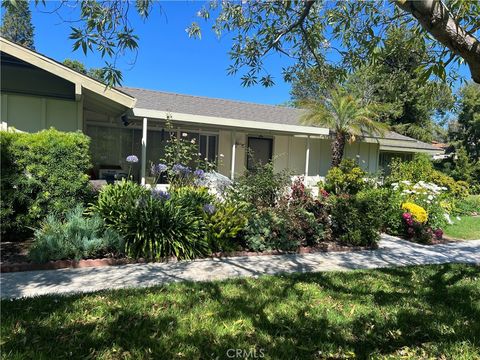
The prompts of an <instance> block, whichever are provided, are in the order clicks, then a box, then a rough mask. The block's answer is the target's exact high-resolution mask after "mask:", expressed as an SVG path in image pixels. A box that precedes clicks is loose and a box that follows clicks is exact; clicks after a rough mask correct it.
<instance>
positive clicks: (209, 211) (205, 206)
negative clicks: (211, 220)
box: [203, 204, 217, 215]
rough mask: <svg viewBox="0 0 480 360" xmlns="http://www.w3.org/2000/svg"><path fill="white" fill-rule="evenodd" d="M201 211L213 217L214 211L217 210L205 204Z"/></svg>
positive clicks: (213, 206)
mask: <svg viewBox="0 0 480 360" xmlns="http://www.w3.org/2000/svg"><path fill="white" fill-rule="evenodd" d="M203 211H205V212H206V213H207V214H209V215H213V214H215V211H217V208H216V207H215V205H212V204H205V205H204V206H203Z"/></svg>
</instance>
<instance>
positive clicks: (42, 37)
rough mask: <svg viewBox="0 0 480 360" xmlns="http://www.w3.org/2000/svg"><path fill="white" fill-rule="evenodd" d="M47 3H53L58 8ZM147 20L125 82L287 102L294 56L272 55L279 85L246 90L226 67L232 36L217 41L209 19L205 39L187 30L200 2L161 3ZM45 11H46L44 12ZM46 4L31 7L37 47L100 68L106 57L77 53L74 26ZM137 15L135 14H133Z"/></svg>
mask: <svg viewBox="0 0 480 360" xmlns="http://www.w3.org/2000/svg"><path fill="white" fill-rule="evenodd" d="M52 3H53V2H49V3H48V7H49V8H51V7H52V6H53V4H52ZM161 4H162V12H163V13H162V14H161V13H160V11H159V7H158V6H157V7H156V8H155V12H154V13H153V14H152V15H151V17H150V18H149V19H148V20H147V22H145V23H143V22H142V21H141V20H140V19H137V18H133V24H134V26H135V30H136V32H137V34H138V35H139V36H140V49H139V51H138V56H137V58H136V61H135V63H134V64H133V65H130V64H129V63H130V62H131V61H132V60H133V56H127V57H126V58H125V59H124V60H123V61H120V63H119V65H120V68H121V69H122V73H123V77H124V81H123V85H125V86H132V87H141V88H147V89H155V90H163V91H170V92H178V93H184V94H191V95H200V96H209V97H218V98H227V99H236V100H243V101H251V102H258V103H265V104H280V103H283V102H285V101H288V100H289V98H290V96H289V91H290V85H289V84H286V83H284V82H283V81H282V79H281V72H280V71H281V66H282V64H283V65H284V64H286V63H287V62H288V61H289V60H288V59H286V58H285V57H284V58H281V57H279V56H276V55H275V56H270V57H269V59H268V62H267V64H268V70H269V72H270V73H272V75H273V76H274V77H275V82H276V85H275V86H273V87H270V88H264V87H262V86H261V85H258V86H253V87H249V88H244V87H242V86H241V84H240V76H236V77H234V76H229V75H227V73H226V68H227V67H228V65H229V64H230V61H229V57H228V53H227V52H228V50H229V48H230V44H231V42H230V39H229V38H228V37H224V38H222V39H217V37H216V35H215V34H214V33H213V31H211V29H210V24H209V23H205V22H204V21H201V22H200V25H202V30H203V32H202V39H201V40H195V39H190V38H189V37H188V36H187V33H186V32H185V28H186V27H187V26H188V25H190V23H191V22H192V21H198V20H201V19H198V18H197V17H196V16H195V14H196V12H197V11H198V10H199V9H200V7H201V5H202V3H200V2H193V1H190V2H162V3H161ZM42 11H43V12H42ZM44 11H45V9H44V8H43V7H42V6H39V7H38V8H35V7H34V6H32V20H33V23H34V26H35V46H36V50H37V51H38V52H40V53H43V54H45V55H47V56H49V57H52V58H54V59H55V60H58V61H63V60H64V59H65V58H72V59H77V60H80V61H82V62H83V63H84V64H85V65H86V66H87V67H101V66H103V64H104V63H103V60H102V59H101V58H100V57H99V56H97V55H96V54H92V53H89V54H88V55H87V56H86V57H85V56H84V55H83V52H82V51H81V50H80V51H75V52H73V51H72V44H73V43H72V41H71V40H69V39H68V35H69V33H70V24H69V23H65V22H63V21H62V20H61V19H60V18H59V17H58V16H57V15H56V14H47V13H45V12H44ZM75 11H76V10H74V11H67V10H64V11H62V15H64V16H65V18H67V19H68V18H71V19H73V18H74V14H75ZM132 14H133V12H132Z"/></svg>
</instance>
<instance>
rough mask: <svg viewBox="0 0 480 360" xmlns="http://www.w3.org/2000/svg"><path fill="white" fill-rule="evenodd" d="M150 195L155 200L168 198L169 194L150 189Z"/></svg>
mask: <svg viewBox="0 0 480 360" xmlns="http://www.w3.org/2000/svg"><path fill="white" fill-rule="evenodd" d="M152 197H153V198H154V199H157V200H169V199H170V194H169V193H168V192H166V191H162V190H158V189H152Z"/></svg>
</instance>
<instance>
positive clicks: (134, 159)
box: [126, 155, 138, 164]
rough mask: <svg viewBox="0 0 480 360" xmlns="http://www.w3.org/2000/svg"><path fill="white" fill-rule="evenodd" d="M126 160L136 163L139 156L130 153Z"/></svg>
mask: <svg viewBox="0 0 480 360" xmlns="http://www.w3.org/2000/svg"><path fill="white" fill-rule="evenodd" d="M126 161H127V162H128V163H129V164H135V163H138V157H137V156H136V155H128V156H127V158H126Z"/></svg>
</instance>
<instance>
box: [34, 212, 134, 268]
mask: <svg viewBox="0 0 480 360" xmlns="http://www.w3.org/2000/svg"><path fill="white" fill-rule="evenodd" d="M124 245H125V244H124V241H123V239H122V238H121V236H120V235H118V233H117V232H116V231H114V230H112V229H105V227H104V222H103V220H102V219H101V218H100V217H99V216H98V215H95V216H93V217H91V218H89V217H85V216H84V215H83V207H82V206H77V207H76V208H74V209H73V210H69V211H68V212H67V213H66V214H65V217H64V218H63V217H59V216H58V215H53V214H49V215H48V216H47V217H46V218H45V220H44V221H42V223H41V225H40V228H39V229H37V230H35V242H34V243H33V246H32V248H31V249H30V253H29V257H30V258H31V259H32V260H33V261H36V262H46V261H49V260H62V259H75V260H80V259H85V258H89V257H98V256H102V255H106V254H108V253H114V254H119V253H122V252H123V250H124Z"/></svg>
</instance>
